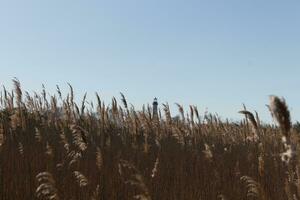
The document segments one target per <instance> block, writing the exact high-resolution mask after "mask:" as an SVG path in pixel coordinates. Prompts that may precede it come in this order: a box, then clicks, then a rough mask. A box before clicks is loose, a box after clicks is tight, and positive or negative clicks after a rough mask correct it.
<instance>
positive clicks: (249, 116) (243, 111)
mask: <svg viewBox="0 0 300 200" xmlns="http://www.w3.org/2000/svg"><path fill="white" fill-rule="evenodd" d="M239 113H240V114H244V115H245V116H246V118H247V119H249V121H250V123H251V125H252V127H253V128H254V129H255V130H257V128H258V127H257V122H256V120H255V118H254V115H253V114H252V113H251V112H249V111H247V110H241V111H239Z"/></svg>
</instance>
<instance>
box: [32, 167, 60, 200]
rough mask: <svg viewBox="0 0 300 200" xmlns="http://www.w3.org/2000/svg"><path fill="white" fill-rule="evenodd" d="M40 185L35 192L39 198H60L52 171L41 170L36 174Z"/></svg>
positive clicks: (49, 199)
mask: <svg viewBox="0 0 300 200" xmlns="http://www.w3.org/2000/svg"><path fill="white" fill-rule="evenodd" d="M36 179H37V182H38V184H39V186H38V187H37V189H36V191H35V193H36V196H37V198H38V199H43V200H44V199H45V200H59V197H58V190H57V189H56V187H55V181H54V178H53V176H52V174H51V173H49V172H41V173H39V174H38V175H37V176H36Z"/></svg>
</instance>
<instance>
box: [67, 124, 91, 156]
mask: <svg viewBox="0 0 300 200" xmlns="http://www.w3.org/2000/svg"><path fill="white" fill-rule="evenodd" d="M70 129H71V130H72V133H73V143H74V144H75V145H76V146H77V147H78V148H79V150H80V151H82V152H83V151H85V150H86V149H87V136H86V134H87V132H86V131H85V130H83V129H82V128H81V127H80V126H78V125H76V124H73V125H72V126H71V127H70Z"/></svg>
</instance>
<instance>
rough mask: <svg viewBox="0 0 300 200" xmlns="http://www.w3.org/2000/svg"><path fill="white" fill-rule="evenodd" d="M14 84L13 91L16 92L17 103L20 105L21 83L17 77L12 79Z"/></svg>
mask: <svg viewBox="0 0 300 200" xmlns="http://www.w3.org/2000/svg"><path fill="white" fill-rule="evenodd" d="M13 82H14V86H15V92H16V94H17V104H18V106H20V104H21V102H22V90H21V84H20V81H19V80H18V79H17V78H14V79H13Z"/></svg>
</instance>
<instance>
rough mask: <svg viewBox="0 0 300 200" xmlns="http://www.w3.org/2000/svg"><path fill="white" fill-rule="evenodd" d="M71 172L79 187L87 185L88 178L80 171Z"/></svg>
mask: <svg viewBox="0 0 300 200" xmlns="http://www.w3.org/2000/svg"><path fill="white" fill-rule="evenodd" d="M73 173H74V176H75V179H76V182H77V183H78V185H79V187H85V186H87V185H88V179H87V178H86V177H85V176H84V175H83V174H82V173H80V172H79V171H74V172H73Z"/></svg>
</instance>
